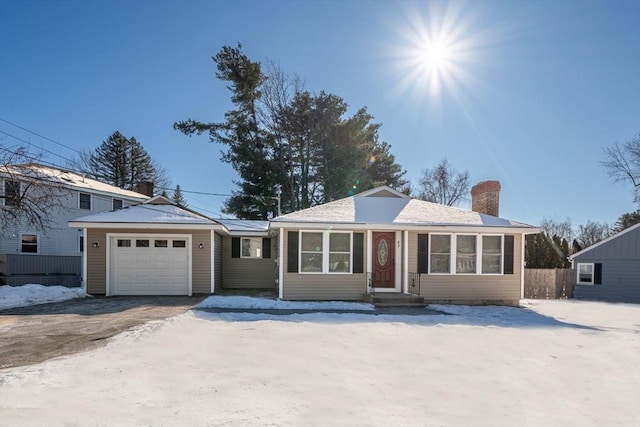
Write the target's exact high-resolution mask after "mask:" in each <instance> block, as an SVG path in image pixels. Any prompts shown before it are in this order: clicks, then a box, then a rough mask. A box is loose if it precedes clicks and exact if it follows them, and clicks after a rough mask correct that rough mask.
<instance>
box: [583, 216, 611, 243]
mask: <svg viewBox="0 0 640 427" xmlns="http://www.w3.org/2000/svg"><path fill="white" fill-rule="evenodd" d="M610 235H611V227H609V225H608V224H605V223H602V224H601V223H599V222H594V221H587V223H586V224H585V225H580V226H578V232H577V233H576V240H577V241H578V244H580V247H581V248H582V249H586V248H588V247H589V246H591V245H594V244H596V243H598V242H599V241H600V240H604V239H606V238H607V237H609V236H610Z"/></svg>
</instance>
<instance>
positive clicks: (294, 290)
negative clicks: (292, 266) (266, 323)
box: [282, 230, 368, 301]
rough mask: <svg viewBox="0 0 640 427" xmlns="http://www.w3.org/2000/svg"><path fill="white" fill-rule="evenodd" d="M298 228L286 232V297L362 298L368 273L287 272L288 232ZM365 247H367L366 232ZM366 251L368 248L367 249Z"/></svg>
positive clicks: (355, 299) (309, 298)
mask: <svg viewBox="0 0 640 427" xmlns="http://www.w3.org/2000/svg"><path fill="white" fill-rule="evenodd" d="M288 231H297V230H285V232H284V236H285V238H284V242H282V244H283V245H284V252H283V253H284V260H283V262H284V264H283V265H284V282H283V285H284V286H283V287H284V289H283V290H284V295H283V297H284V299H286V300H310V301H313V300H320V301H321V300H328V301H332V300H338V301H349V300H352V301H358V300H362V297H363V295H364V294H365V293H366V291H367V290H366V285H367V275H366V274H365V273H358V274H299V273H287V244H288V240H287V232H288ZM364 240H365V242H364V247H365V249H366V247H367V242H366V240H367V237H366V233H365V238H364ZM365 252H366V250H365ZM367 256H368V255H367V254H366V253H365V259H364V266H365V271H366V265H367Z"/></svg>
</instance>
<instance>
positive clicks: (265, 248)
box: [262, 237, 271, 258]
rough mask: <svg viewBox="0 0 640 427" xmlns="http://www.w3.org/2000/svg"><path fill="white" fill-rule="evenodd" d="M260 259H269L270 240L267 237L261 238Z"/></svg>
mask: <svg viewBox="0 0 640 427" xmlns="http://www.w3.org/2000/svg"><path fill="white" fill-rule="evenodd" d="M262 258H271V239H270V238H269V237H263V238H262Z"/></svg>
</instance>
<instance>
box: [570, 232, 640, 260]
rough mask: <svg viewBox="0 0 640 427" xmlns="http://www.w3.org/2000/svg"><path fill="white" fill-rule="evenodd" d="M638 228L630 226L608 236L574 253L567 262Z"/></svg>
mask: <svg viewBox="0 0 640 427" xmlns="http://www.w3.org/2000/svg"><path fill="white" fill-rule="evenodd" d="M638 227H640V223H638V224H635V225H632V226H631V227H629V228H625V229H624V230H622V231H621V232H619V233H616V234H614V235H613V236H609V237H607V238H606V239H603V240H600V241H599V242H598V243H594V244H593V245H591V246H589V247H588V248H584V249H583V250H581V251H580V252H576V253H575V254H573V255H571V256H570V257H569V260H570V261H573V260H574V258H576V257H577V256H580V255H582V254H585V253H587V252H589V251H590V250H591V249H595V248H597V247H598V246H600V245H604V244H605V243H607V242H609V241H611V240H613V239H617V238H618V237H620V236H622V235H623V234H626V233H628V232H630V231H633V230H635V229H636V228H638Z"/></svg>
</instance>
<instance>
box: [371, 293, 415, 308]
mask: <svg viewBox="0 0 640 427" xmlns="http://www.w3.org/2000/svg"><path fill="white" fill-rule="evenodd" d="M364 300H365V301H367V302H370V303H372V304H373V305H375V306H376V307H426V306H427V304H426V303H425V302H424V297H421V296H418V295H408V294H375V295H371V294H368V295H365V298H364Z"/></svg>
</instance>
